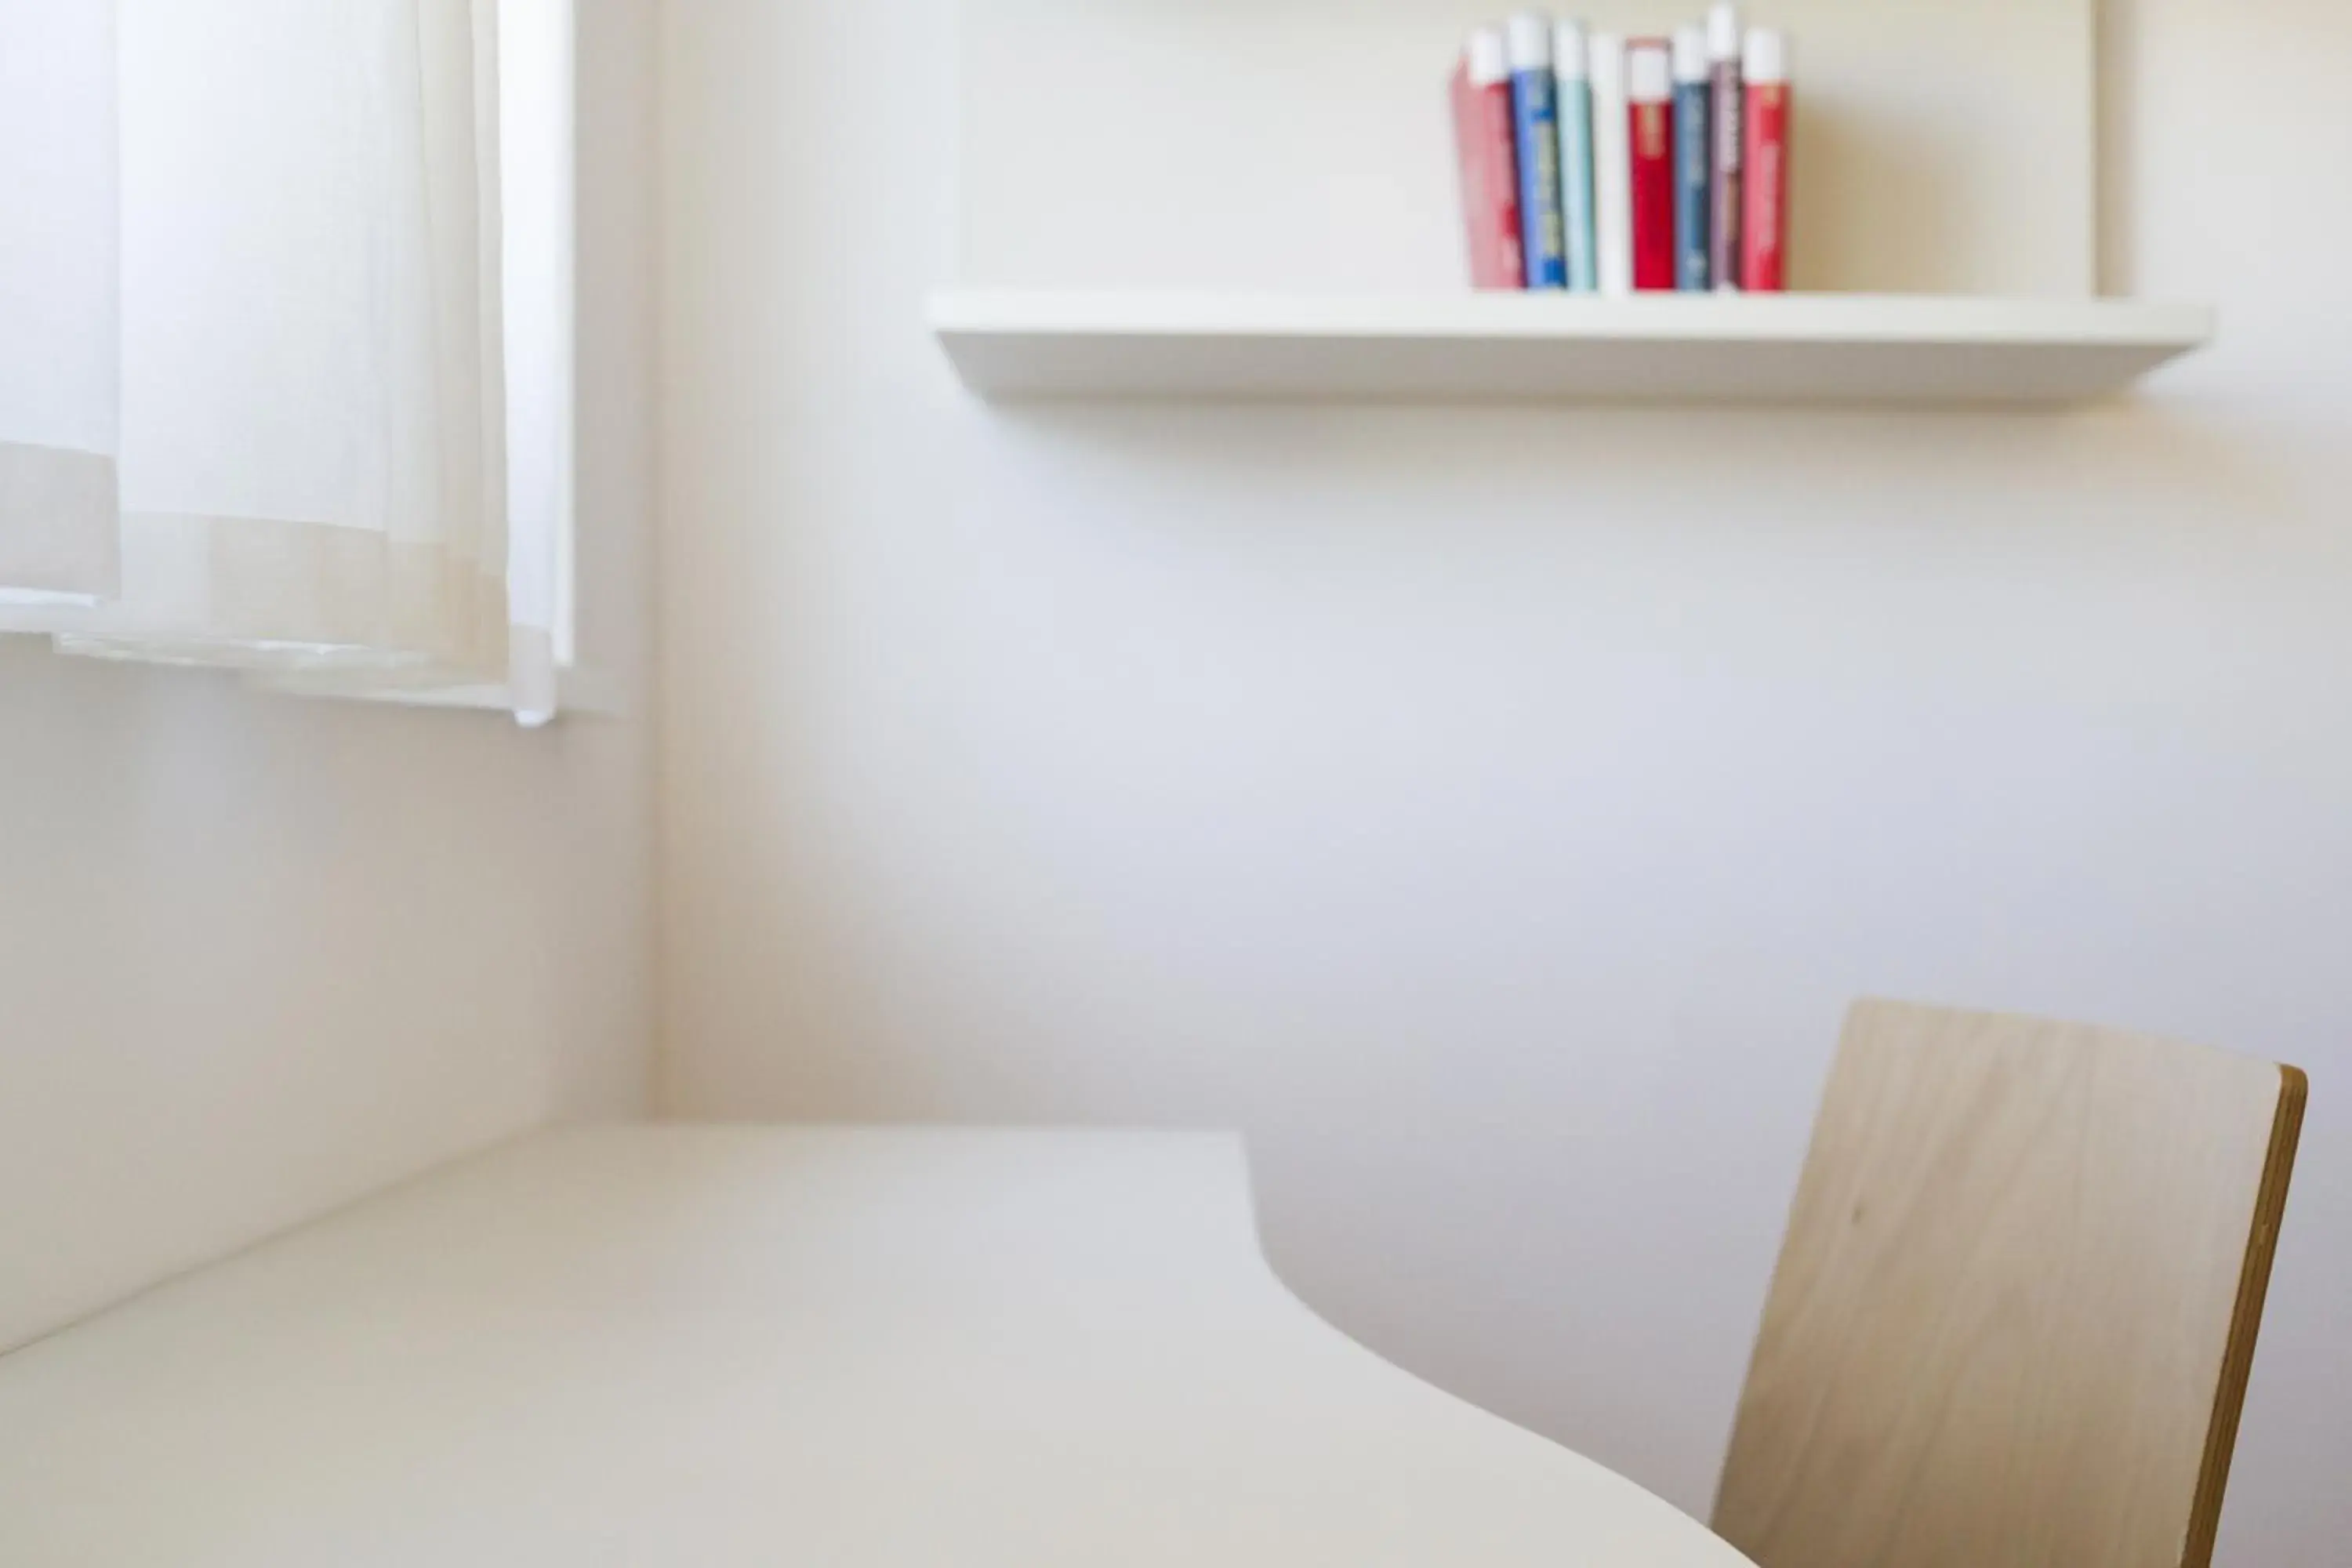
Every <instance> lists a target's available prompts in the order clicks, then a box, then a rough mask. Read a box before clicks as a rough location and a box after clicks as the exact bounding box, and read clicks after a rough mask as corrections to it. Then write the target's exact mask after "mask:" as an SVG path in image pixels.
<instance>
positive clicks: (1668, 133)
mask: <svg viewBox="0 0 2352 1568" xmlns="http://www.w3.org/2000/svg"><path fill="white" fill-rule="evenodd" d="M1625 97H1626V100H1627V103H1628V108H1627V110H1626V112H1627V113H1628V114H1630V115H1631V116H1632V117H1633V135H1632V146H1633V287H1634V288H1636V289H1643V290H1645V291H1648V290H1660V289H1663V290H1666V291H1668V292H1671V291H1672V290H1673V289H1674V288H1675V284H1676V281H1677V279H1676V275H1675V51H1674V46H1673V45H1672V44H1671V43H1669V42H1667V41H1666V40H1665V39H1664V38H1641V39H1637V40H1635V41H1634V42H1633V43H1632V44H1629V45H1628V46H1626V49H1625Z"/></svg>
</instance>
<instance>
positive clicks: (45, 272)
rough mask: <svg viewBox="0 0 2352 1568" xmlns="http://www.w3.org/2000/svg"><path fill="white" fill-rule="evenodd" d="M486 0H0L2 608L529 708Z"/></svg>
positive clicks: (115, 634) (330, 679) (543, 669)
mask: <svg viewBox="0 0 2352 1568" xmlns="http://www.w3.org/2000/svg"><path fill="white" fill-rule="evenodd" d="M506 3H507V4H509V5H521V6H541V7H543V6H545V5H548V4H549V3H550V0H506ZM499 6H500V0H327V3H322V0H0V191H5V193H6V195H5V200H0V345H5V347H0V629H7V630H18V631H27V630H29V631H44V632H48V633H51V634H53V635H55V636H56V637H57V638H58V647H60V648H61V649H63V650H65V651H67V652H68V653H75V654H85V655H95V656H100V657H106V658H129V659H141V660H152V661H163V662H173V663H189V664H204V665H219V666H226V667H232V668H244V669H248V670H253V671H257V672H261V673H264V674H267V675H270V676H273V677H278V678H289V679H298V680H310V681H312V682H325V683H328V685H329V686H330V687H331V689H338V690H345V691H348V692H349V693H351V694H352V695H382V694H394V693H404V692H415V691H421V690H424V689H432V688H437V687H449V686H482V685H489V686H502V687H505V688H506V689H509V691H510V692H511V693H512V694H513V697H514V706H515V707H516V709H517V711H518V712H519V713H520V714H522V715H523V716H524V717H525V718H526V719H530V720H536V719H541V718H544V717H546V716H548V715H549V714H550V713H551V710H552V706H553V686H554V672H553V668H552V650H551V637H550V635H549V634H550V631H551V624H550V617H551V610H552V604H553V598H554V595H553V594H552V593H551V592H550V591H549V589H548V588H547V585H546V584H545V583H544V582H543V581H518V580H517V577H516V573H515V567H516V566H517V564H518V563H520V567H521V570H522V572H523V573H524V574H526V575H527V576H529V577H532V578H543V577H544V576H545V575H547V574H550V573H551V571H552V570H553V565H552V558H553V556H554V554H555V552H553V551H551V550H550V549H548V548H547V547H546V545H545V542H543V541H533V540H519V541H516V542H514V545H513V547H511V548H510V542H509V528H508V524H509V483H510V479H509V463H508V456H507V439H506V426H507V397H508V376H507V337H506V325H505V318H504V299H505V258H504V246H503V231H502V224H501V217H502V211H501V200H500V175H501V160H500V147H501V140H500V119H499V109H500V98H499V21H500V18H499ZM535 303H536V304H539V305H540V306H541V308H542V309H543V301H535ZM532 521H533V522H534V524H535V525H543V521H544V520H540V519H534V520H532ZM517 605H521V606H523V613H524V615H525V616H526V619H525V620H524V621H523V622H521V623H520V624H519V623H518V621H517V616H516V608H515V607H516V606H517Z"/></svg>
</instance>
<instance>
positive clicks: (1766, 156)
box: [1740, 28, 1789, 294]
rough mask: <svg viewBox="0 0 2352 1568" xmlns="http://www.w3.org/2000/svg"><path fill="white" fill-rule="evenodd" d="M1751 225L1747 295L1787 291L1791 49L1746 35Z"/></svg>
mask: <svg viewBox="0 0 2352 1568" xmlns="http://www.w3.org/2000/svg"><path fill="white" fill-rule="evenodd" d="M1747 76H1748V153H1747V162H1748V225H1747V233H1746V236H1745V237H1744V239H1743V240H1742V245H1741V255H1742V257H1743V258H1744V259H1743V260H1742V262H1741V264H1740V270H1741V275H1742V276H1743V277H1744V278H1745V279H1746V280H1747V285H1748V290H1749V291H1750V292H1752V293H1759V294H1779V293H1782V292H1785V291H1786V290H1787V289H1788V287H1789V46H1788V43H1787V41H1786V40H1785V39H1784V38H1782V37H1781V36H1780V34H1778V33H1769V32H1765V31H1763V30H1761V29H1760V28H1759V30H1757V31H1755V32H1752V33H1750V34H1748V61H1747Z"/></svg>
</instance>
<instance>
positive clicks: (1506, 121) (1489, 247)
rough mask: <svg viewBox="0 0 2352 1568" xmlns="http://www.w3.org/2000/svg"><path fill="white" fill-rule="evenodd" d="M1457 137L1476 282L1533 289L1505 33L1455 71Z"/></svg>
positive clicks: (1475, 47)
mask: <svg viewBox="0 0 2352 1568" xmlns="http://www.w3.org/2000/svg"><path fill="white" fill-rule="evenodd" d="M1454 141H1455V142H1456V144H1457V146H1458V149H1459V151H1460V153H1461V157H1462V216H1463V221H1464V222H1465V224H1466V225H1467V226H1468V228H1469V237H1470V281H1471V283H1472V284H1473V285H1475V287H1477V288H1480V289H1525V288H1526V287H1527V286H1528V254H1527V237H1526V232H1525V230H1524V229H1523V228H1522V227H1521V226H1520V222H1519V151H1518V134H1517V127H1516V124H1515V122H1514V121H1513V120H1512V118H1511V67H1510V61H1509V58H1508V51H1507V49H1506V48H1505V47H1504V43H1503V35H1502V34H1500V33H1497V32H1491V31H1490V32H1481V33H1477V34H1475V35H1473V36H1472V37H1471V39H1470V47H1469V49H1468V50H1467V52H1466V53H1465V55H1464V57H1463V60H1462V63H1461V64H1460V65H1459V66H1457V67H1455V68H1454Z"/></svg>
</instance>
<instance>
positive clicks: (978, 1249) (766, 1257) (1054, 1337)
mask: <svg viewBox="0 0 2352 1568" xmlns="http://www.w3.org/2000/svg"><path fill="white" fill-rule="evenodd" d="M1744 1561H1745V1560H1744V1559H1742V1558H1740V1557H1739V1556H1738V1554H1737V1553H1735V1552H1732V1550H1731V1549H1730V1548H1729V1547H1727V1546H1725V1545H1723V1544H1722V1543H1721V1542H1718V1541H1717V1540H1716V1539H1715V1538H1714V1537H1713V1536H1711V1535H1709V1534H1708V1533H1707V1532H1706V1531H1704V1530H1702V1529H1701V1528H1700V1527H1699V1526H1698V1525H1696V1524H1695V1523H1693V1522H1692V1521H1689V1520H1688V1519H1686V1518H1685V1517H1684V1516H1683V1515H1682V1514H1680V1513H1678V1512H1676V1511H1675V1510H1674V1509H1672V1508H1670V1507H1668V1506H1667V1505H1666V1504H1664V1503H1663V1502H1660V1501H1658V1500H1656V1499H1654V1498H1652V1497H1651V1496H1649V1495H1648V1494H1647V1493H1645V1492H1643V1491H1642V1490H1640V1489H1638V1488H1636V1487H1634V1486H1633V1485H1632V1484H1631V1483H1629V1482H1626V1481H1624V1480H1622V1479H1618V1478H1617V1477H1615V1476H1613V1475H1612V1474H1610V1473H1609V1472H1607V1471H1605V1470H1603V1469H1601V1468H1599V1467H1598V1466H1595V1465H1593V1464H1591V1463H1590V1462H1588V1461H1586V1460H1584V1459H1581V1458H1578V1457H1577V1456H1575V1455H1573V1454H1570V1453H1568V1452H1566V1451H1564V1450H1562V1449H1560V1448H1558V1447H1554V1446H1552V1445H1551V1444H1549V1443H1548V1442H1545V1441H1543V1440H1542V1439H1540V1438H1538V1437H1535V1436H1530V1435H1529V1434H1528V1433H1525V1432H1523V1431H1520V1430H1518V1429H1517V1428H1516V1427H1514V1426H1509V1425H1508V1424H1507V1423H1505V1422H1503V1421H1500V1420H1497V1419H1496V1418H1495V1417H1492V1416H1489V1415H1485V1414H1483V1413H1481V1412H1479V1411H1477V1410H1475V1409H1473V1408H1471V1407H1470V1406H1469V1405H1465V1404H1462V1403H1461V1402H1459V1401H1457V1400H1455V1399H1454V1398H1452V1397H1450V1396H1448V1395H1446V1394H1441V1393H1439V1392H1437V1391H1436V1390H1434V1389H1433V1388H1430V1387H1428V1386H1427V1385H1425V1384H1422V1383H1419V1382H1417V1381H1416V1380H1414V1379H1412V1378H1411V1377H1409V1376H1407V1375H1405V1374H1404V1373H1401V1372H1399V1371H1397V1370H1395V1369H1394V1368H1392V1367H1391V1366H1389V1365H1388V1364H1387V1363H1383V1362H1381V1360H1379V1359H1378V1358H1377V1357H1375V1356H1373V1355H1372V1354H1371V1353H1370V1352H1368V1351H1365V1350H1363V1349H1362V1348H1360V1346H1358V1345H1356V1344H1355V1343H1353V1342H1350V1341H1349V1340H1348V1339H1346V1338H1345V1337H1344V1336H1342V1335H1340V1334H1339V1333H1338V1332H1336V1331H1333V1330H1332V1329H1330V1328H1329V1327H1328V1326H1327V1325H1326V1324H1324V1323H1323V1322H1322V1321H1320V1320H1319V1319H1318V1318H1317V1317H1315V1316H1314V1314H1312V1313H1311V1312H1309V1311H1308V1310H1307V1309H1306V1308H1305V1307H1304V1306H1302V1305H1300V1304H1299V1303H1298V1302H1297V1300H1295V1299H1294V1298H1293V1297H1291V1296H1290V1294H1289V1293H1288V1292H1287V1291H1286V1290H1285V1289H1283V1287H1282V1286H1281V1285H1280V1284H1279V1283H1278V1282H1277V1281H1276V1279H1275V1277H1274V1275H1273V1273H1272V1271H1271V1270H1270V1269H1269V1268H1267V1267H1266V1265H1265V1261H1264V1259H1263V1258H1262V1256H1261V1254H1260V1252H1259V1249H1258V1246H1257V1242H1256V1238H1255V1226H1254V1223H1253V1219H1252V1215H1251V1204H1250V1194H1249V1186H1248V1177H1247V1173H1246V1171H1245V1167H1244V1162H1243V1157H1242V1153H1241V1150H1240V1147H1239V1145H1238V1144H1237V1143H1236V1142H1234V1141H1232V1140H1229V1139H1223V1138H1216V1137H1198V1136H1173V1135H1159V1134H1108V1133H1105V1134H1059V1133H1045V1134H1032V1133H977V1132H975V1133H961V1132H945V1133H934V1132H872V1133H867V1132H849V1131H760V1130H751V1129H742V1130H680V1129H653V1128H647V1129H614V1130H600V1131H572V1132H561V1133H552V1134H549V1135H546V1136H542V1137H540V1138H536V1139H532V1140H530V1141H528V1142H523V1143H520V1144H517V1145H514V1146H511V1147H509V1148H508V1149H505V1150H502V1151H499V1152H496V1153H493V1154H490V1155H488V1156H485V1157H483V1158H480V1159H478V1160H474V1161H470V1162H467V1163H463V1164H461V1165H458V1166H456V1167H454V1168H452V1169H450V1170H448V1171H446V1172H443V1173H439V1174H437V1175H435V1176H432V1177H429V1178H427V1179H425V1180H424V1181H422V1182H419V1183H417V1184H413V1185H410V1186H408V1187H405V1188H403V1189H401V1190H399V1191H398V1192H395V1193H394V1194H389V1195H387V1196H385V1197H383V1198H379V1199H376V1200H374V1201H373V1202H371V1203H368V1204H365V1205H361V1206H360V1207H358V1208H356V1209H354V1210H352V1211H350V1212H348V1213H346V1214H343V1215H340V1216H338V1217H336V1218H334V1219H331V1220H329V1221H326V1222H323V1223H321V1224H319V1225H315V1226H310V1227H308V1228H305V1229H303V1230H300V1231H298V1232H296V1233H294V1234H293V1235H291V1236H289V1237H284V1238H282V1239H280V1240H278V1241H277V1242H274V1243H271V1244H270V1245H268V1246H266V1247H262V1248H260V1249H258V1250H257V1251H255V1252H252V1253H249V1254H247V1255H246V1256H244V1257H242V1258H237V1259H236V1260H233V1261H231V1262H229V1263H226V1264H224V1265H222V1266H220V1267H217V1268H211V1269H208V1270H205V1272H203V1273H200V1274H197V1275H195V1276H193V1277H191V1278H189V1279H184V1280H182V1281H180V1282H178V1283H176V1284H174V1285H172V1286H169V1287H167V1288H165V1289H162V1290H160V1291H157V1292H154V1293H152V1294H151V1295H148V1296H146V1297H143V1298H142V1299H141V1300H137V1301H134V1302H132V1303H131V1304H130V1305H128V1306H126V1307H124V1308H121V1309H120V1310H116V1311H114V1312H111V1313H109V1314H107V1315H106V1316H104V1317H102V1318H100V1319H98V1320H96V1321H92V1322H90V1323H88V1324H85V1325H83V1326H82V1327H80V1328H78V1329H75V1330H72V1331H68V1332H66V1333H64V1334H61V1335H59V1336H58V1337H56V1338H54V1339H51V1340H48V1341H46V1342H42V1343H39V1344H37V1345H34V1346H32V1347H31V1348H29V1349H27V1350H26V1351H23V1352H18V1353H17V1354H16V1355H14V1356H11V1357H8V1358H6V1359H5V1360H0V1563H10V1564H23V1565H25V1568H47V1565H50V1564H58V1565H64V1564H72V1565H73V1568H127V1565H137V1568H163V1565H164V1564H169V1565H171V1568H229V1565H231V1564H234V1565H235V1568H320V1565H322V1564H328V1563H332V1564H336V1565H338V1568H378V1565H386V1568H388V1565H392V1564H399V1565H403V1568H406V1565H409V1564H420V1565H421V1564H431V1565H433V1568H490V1565H493V1564H495V1565H497V1568H541V1565H544V1568H622V1565H628V1568H635V1565H638V1564H646V1565H654V1564H659V1565H663V1568H670V1565H677V1568H734V1565H739V1564H740V1565H743V1568H750V1565H752V1564H758V1565H760V1568H776V1565H793V1568H799V1565H806V1568H1158V1565H1160V1564H1171V1565H1172V1564H1180V1563H1181V1564H1185V1565H1187V1568H1212V1565H1213V1568H1276V1565H1280V1568H1406V1565H1408V1564H1409V1565H1412V1568H1506V1565H1509V1568H1518V1565H1522V1564H1524V1565H1526V1568H1537V1565H1538V1564H1540V1565H1542V1568H1621V1565H1622V1568H1741V1565H1742V1564H1743V1563H1744Z"/></svg>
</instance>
